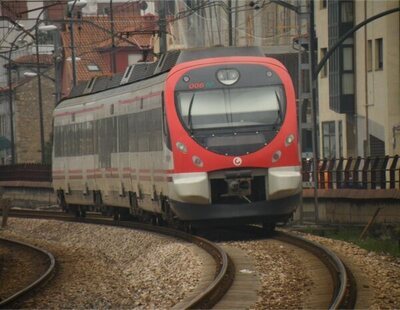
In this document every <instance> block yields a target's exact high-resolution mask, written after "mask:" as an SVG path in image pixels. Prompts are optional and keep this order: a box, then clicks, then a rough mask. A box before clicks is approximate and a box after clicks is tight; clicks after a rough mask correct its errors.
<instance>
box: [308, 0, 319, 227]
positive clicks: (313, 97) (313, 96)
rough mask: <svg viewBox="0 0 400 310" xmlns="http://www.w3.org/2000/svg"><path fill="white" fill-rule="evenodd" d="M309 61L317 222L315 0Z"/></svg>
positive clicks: (317, 216)
mask: <svg viewBox="0 0 400 310" xmlns="http://www.w3.org/2000/svg"><path fill="white" fill-rule="evenodd" d="M308 10H309V23H308V26H309V31H308V34H309V40H310V44H309V51H308V52H309V54H308V56H309V63H310V80H311V116H312V146H313V170H314V206H315V210H314V212H315V223H316V224H317V223H318V221H319V214H318V213H319V212H318V118H317V115H318V113H317V109H318V104H317V79H315V78H314V68H315V55H314V52H315V46H316V44H315V43H316V42H315V29H314V0H310V2H309V8H308Z"/></svg>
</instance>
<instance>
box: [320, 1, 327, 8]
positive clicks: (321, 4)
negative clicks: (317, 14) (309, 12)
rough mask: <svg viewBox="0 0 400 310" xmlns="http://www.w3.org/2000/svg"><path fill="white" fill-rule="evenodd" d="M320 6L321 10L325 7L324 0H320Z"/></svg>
mask: <svg viewBox="0 0 400 310" xmlns="http://www.w3.org/2000/svg"><path fill="white" fill-rule="evenodd" d="M319 4H320V6H319V8H320V9H321V10H322V9H326V0H321V1H320V3H319Z"/></svg>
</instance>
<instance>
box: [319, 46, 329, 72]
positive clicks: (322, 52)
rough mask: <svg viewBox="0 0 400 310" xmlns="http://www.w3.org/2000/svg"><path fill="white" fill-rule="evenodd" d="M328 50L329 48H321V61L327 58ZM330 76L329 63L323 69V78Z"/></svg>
mask: <svg viewBox="0 0 400 310" xmlns="http://www.w3.org/2000/svg"><path fill="white" fill-rule="evenodd" d="M327 51H328V49H327V48H321V56H320V57H321V59H320V61H321V60H322V59H323V58H324V57H325V55H326V53H327ZM327 75H328V62H326V63H325V65H324V67H323V68H322V71H321V77H323V78H324V77H326V76H327Z"/></svg>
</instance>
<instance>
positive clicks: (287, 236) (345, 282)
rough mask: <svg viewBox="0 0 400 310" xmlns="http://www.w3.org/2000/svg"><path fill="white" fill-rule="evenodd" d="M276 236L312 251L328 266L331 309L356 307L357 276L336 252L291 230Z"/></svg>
mask: <svg viewBox="0 0 400 310" xmlns="http://www.w3.org/2000/svg"><path fill="white" fill-rule="evenodd" d="M274 238H275V239H277V240H281V241H284V242H286V243H290V244H293V245H294V246H296V247H300V248H302V249H304V250H306V251H308V252H311V253H312V254H314V255H315V256H316V257H317V258H318V259H319V260H321V261H322V263H323V264H324V265H325V266H326V268H327V269H328V270H329V272H330V275H331V279H332V284H333V294H332V296H331V301H330V303H329V309H354V306H355V303H356V299H357V284H356V281H355V278H354V276H353V275H352V273H351V271H350V270H349V269H348V268H347V267H346V266H345V264H344V263H343V261H342V260H341V259H340V258H339V257H338V256H337V255H336V254H335V253H333V252H332V251H331V250H329V249H328V248H326V247H324V246H322V245H320V244H317V243H315V242H313V241H310V240H307V239H304V238H302V237H300V236H296V235H293V234H291V233H289V232H282V231H279V232H277V233H276V234H275V236H274Z"/></svg>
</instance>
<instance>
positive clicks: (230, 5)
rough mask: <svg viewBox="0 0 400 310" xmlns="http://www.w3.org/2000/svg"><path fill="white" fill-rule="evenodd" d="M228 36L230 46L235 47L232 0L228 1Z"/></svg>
mask: <svg viewBox="0 0 400 310" xmlns="http://www.w3.org/2000/svg"><path fill="white" fill-rule="evenodd" d="M227 10H228V35H229V37H228V38H229V46H233V35H232V30H233V29H232V0H228V8H227Z"/></svg>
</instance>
